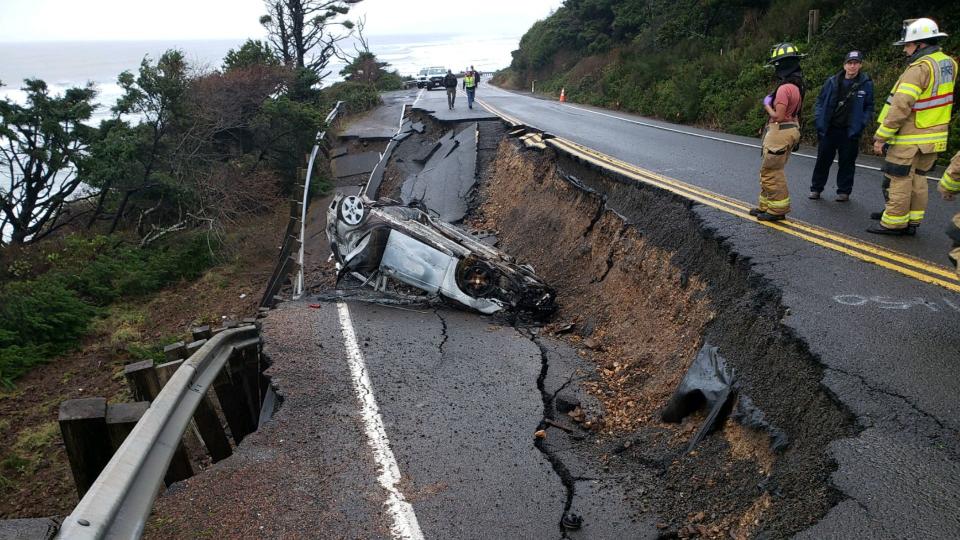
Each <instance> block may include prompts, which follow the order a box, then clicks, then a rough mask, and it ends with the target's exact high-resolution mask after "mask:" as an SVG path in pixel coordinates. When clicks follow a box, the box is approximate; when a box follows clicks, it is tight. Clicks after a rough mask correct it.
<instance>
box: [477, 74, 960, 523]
mask: <svg viewBox="0 0 960 540" xmlns="http://www.w3.org/2000/svg"><path fill="white" fill-rule="evenodd" d="M481 89H482V90H484V91H485V92H486V95H488V96H489V97H488V98H487V101H488V102H489V103H490V104H491V105H493V106H495V107H496V108H498V109H500V110H502V111H504V112H507V113H508V114H510V115H511V116H514V117H516V118H517V119H519V120H521V121H524V122H526V123H527V124H529V125H532V126H535V127H537V128H540V129H544V130H546V131H548V132H550V133H553V134H556V135H559V136H563V137H566V138H568V139H571V140H574V141H576V142H578V143H581V144H584V145H586V146H589V147H591V148H595V149H598V150H600V151H603V152H605V153H608V154H610V155H613V156H614V157H617V158H620V159H622V160H625V161H628V162H630V163H635V164H637V165H639V166H641V167H643V168H646V169H648V170H652V171H654V172H657V173H661V174H664V175H668V176H670V177H673V178H677V179H680V180H682V181H685V182H688V183H691V184H694V185H698V186H702V187H705V188H708V189H710V190H713V191H717V192H720V193H723V194H726V195H729V196H733V197H737V198H739V199H741V200H744V201H750V200H752V199H753V197H755V196H756V189H757V187H756V168H757V166H758V161H759V157H758V150H757V149H755V148H752V147H750V146H747V145H752V144H756V143H757V142H758V141H757V140H755V139H750V138H747V137H736V136H729V135H723V134H717V133H711V132H707V131H704V130H698V129H695V128H690V127H687V126H676V125H671V124H667V123H664V122H659V121H655V120H648V119H644V118H640V117H635V116H631V115H627V114H623V113H618V112H616V113H615V112H611V111H602V110H599V109H593V108H589V107H580V106H571V105H564V104H559V103H556V102H550V101H545V100H542V99H535V98H530V97H527V96H521V95H517V94H512V93H509V92H505V91H503V90H500V89H496V88H492V87H490V86H487V87H486V88H485V89H484V88H481ZM590 111H592V112H590ZM601 113H602V114H601ZM608 115H615V116H616V117H622V118H626V119H627V121H625V120H623V119H621V118H613V117H611V116H608ZM634 122H642V123H644V124H649V125H641V124H638V123H634ZM650 126H654V127H650ZM663 128H666V129H669V130H677V131H683V132H687V133H692V134H695V135H698V136H694V135H691V134H685V133H678V132H677V131H667V130H665V129H663ZM704 137H713V138H721V139H724V140H715V139H713V138H704ZM801 153H807V154H810V153H811V151H810V149H803V150H801ZM813 154H814V155H815V152H813ZM813 162H814V160H812V159H806V158H803V157H802V156H795V157H793V158H792V159H791V161H790V164H789V167H788V170H787V175H788V178H789V179H790V189H791V193H792V200H793V207H794V212H793V213H792V214H791V215H792V216H796V217H798V218H800V219H804V220H807V221H810V222H812V223H815V224H817V225H820V226H823V227H827V228H830V229H832V230H837V231H840V232H843V233H846V234H850V235H851V236H855V237H860V238H864V239H865V240H867V241H871V242H874V243H878V244H881V245H884V246H887V247H891V248H894V249H897V250H900V251H904V252H907V253H910V254H913V255H916V256H920V257H924V258H926V259H928V260H931V261H934V263H935V264H940V263H942V261H943V260H945V252H946V251H945V250H946V245H947V240H946V238H945V236H944V235H943V234H942V232H941V228H942V227H940V226H939V225H938V224H945V223H947V219H948V216H949V215H951V214H952V213H953V212H955V211H956V207H955V206H951V205H948V203H945V202H943V201H940V200H939V198H938V197H937V196H936V192H935V191H934V189H933V186H931V192H932V195H931V199H930V200H931V207H930V209H929V210H928V212H927V219H926V221H925V225H924V227H922V228H921V233H920V234H919V235H918V236H917V237H915V238H885V237H875V236H873V235H868V234H866V233H865V232H863V230H862V229H863V228H864V227H866V226H867V225H869V220H867V219H866V214H867V213H869V212H870V211H873V210H876V209H878V208H880V207H882V198H881V196H880V193H879V181H880V180H879V179H880V175H879V173H878V172H874V171H871V170H870V169H866V168H861V169H859V170H858V171H857V175H858V184H857V186H856V187H855V190H854V196H853V200H852V201H851V203H849V204H846V205H844V204H841V203H836V202H833V201H832V200H831V198H829V197H827V198H825V199H824V200H820V201H808V200H807V199H806V193H807V191H808V189H809V188H808V184H807V182H808V181H809V177H810V176H809V175H810V172H811V170H812V167H813ZM861 162H862V164H863V165H865V166H867V167H869V166H874V165H876V164H877V160H876V159H874V158H871V157H864V158H862V160H861ZM831 181H832V179H831ZM694 210H695V211H696V213H697V214H698V215H699V216H700V218H701V219H702V220H703V223H704V226H705V227H706V228H707V229H711V230H714V231H716V233H715V234H718V235H719V236H720V237H721V238H723V239H724V242H725V243H726V244H728V245H729V246H730V247H731V249H732V251H734V252H736V253H737V254H738V255H739V256H740V257H743V258H746V259H748V260H749V261H750V263H751V270H753V271H755V272H757V273H758V274H759V275H761V276H762V277H763V278H764V279H766V280H769V281H770V282H771V283H772V284H773V285H774V286H775V287H776V288H777V289H779V290H780V291H782V294H783V304H784V305H785V306H786V307H788V308H789V309H788V312H787V313H786V315H785V316H784V318H783V324H784V325H785V326H786V328H787V329H788V331H789V332H792V333H793V334H794V335H796V336H797V337H798V338H799V339H801V340H803V342H804V343H805V346H808V347H809V350H810V352H811V353H812V354H813V355H814V356H815V357H816V358H818V359H819V360H820V362H822V363H823V365H824V375H823V381H822V382H823V384H824V386H825V387H826V388H828V389H829V391H830V392H831V394H832V395H834V396H835V397H836V399H838V400H839V401H840V402H841V403H842V404H843V405H844V406H845V407H847V408H848V409H849V410H850V411H851V412H852V413H853V414H855V415H856V420H857V424H858V426H859V427H860V428H861V429H864V431H862V432H861V433H860V434H859V435H858V436H856V437H853V438H849V439H841V440H838V441H836V442H835V443H834V444H833V445H832V446H831V455H832V457H833V458H834V459H835V460H836V461H837V463H838V465H839V469H838V470H837V471H836V473H834V476H833V479H832V483H833V484H834V485H835V487H836V488H837V489H839V490H840V492H841V493H842V495H843V497H844V498H845V500H844V501H843V502H842V503H840V504H839V505H837V506H836V507H834V508H833V509H832V510H831V511H830V513H829V514H828V515H827V516H826V517H825V518H824V519H823V520H822V521H821V522H820V523H818V524H816V525H815V526H814V527H812V528H811V529H810V530H809V531H807V532H806V533H805V534H804V535H802V537H805V538H863V537H872V538H934V537H936V538H955V537H957V536H960V498H958V497H957V496H956V495H955V493H957V492H958V490H960V469H958V462H960V419H958V418H960V416H958V413H960V396H958V394H957V392H956V389H957V388H960V371H958V370H957V369H956V366H957V359H958V356H957V354H958V353H957V351H958V350H960V334H958V333H957V324H956V322H957V320H958V319H957V318H958V316H960V295H958V294H956V293H952V292H950V291H947V290H945V289H943V288H940V287H937V286H934V285H929V284H926V283H922V282H919V281H917V280H914V279H911V278H909V277H906V276H903V275H901V274H898V273H895V272H892V271H889V270H886V269H884V268H881V267H879V266H875V265H872V264H867V263H865V262H862V261H859V260H856V259H853V258H851V257H847V256H846V255H844V254H842V253H838V252H835V251H831V250H827V249H824V248H821V247H818V246H816V245H814V244H811V243H808V242H805V241H802V240H800V239H797V238H794V237H791V236H788V235H785V234H782V233H780V232H778V231H776V230H773V229H769V228H766V227H762V226H759V225H757V224H756V223H753V222H751V221H747V220H744V219H741V218H739V217H736V216H731V215H728V214H725V213H723V212H720V211H718V210H714V209H712V208H708V207H705V206H700V205H697V206H695V207H694ZM721 337H722V336H716V338H717V339H719V338H721ZM707 339H711V337H710V336H708V337H707ZM757 339H762V337H761V336H757ZM781 391H782V392H790V388H783V389H782V390H781ZM951 494H954V495H951Z"/></svg>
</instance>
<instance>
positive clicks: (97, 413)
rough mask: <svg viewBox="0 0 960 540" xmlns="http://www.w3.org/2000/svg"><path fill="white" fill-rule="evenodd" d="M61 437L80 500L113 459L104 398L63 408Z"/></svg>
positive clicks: (70, 402)
mask: <svg viewBox="0 0 960 540" xmlns="http://www.w3.org/2000/svg"><path fill="white" fill-rule="evenodd" d="M59 421H60V433H61V435H62V436H63V445H64V447H65V448H66V450H67V458H69V460H70V470H71V472H73V482H74V484H76V486H77V494H78V495H79V496H80V498H81V499H82V498H83V495H84V494H85V493H86V492H87V490H88V489H90V486H92V485H93V482H94V481H95V480H96V479H97V476H99V475H100V471H102V470H103V468H104V467H106V466H107V463H108V462H109V461H110V458H111V457H112V456H113V449H112V448H111V446H110V436H109V434H108V433H107V400H106V399H105V398H84V399H70V400H67V401H64V402H63V403H61V404H60V415H59Z"/></svg>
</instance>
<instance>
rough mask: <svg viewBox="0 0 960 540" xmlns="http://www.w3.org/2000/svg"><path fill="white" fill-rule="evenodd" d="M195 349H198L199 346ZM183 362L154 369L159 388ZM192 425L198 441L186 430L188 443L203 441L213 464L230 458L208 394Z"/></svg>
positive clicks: (198, 404)
mask: <svg viewBox="0 0 960 540" xmlns="http://www.w3.org/2000/svg"><path fill="white" fill-rule="evenodd" d="M205 342H206V340H202V341H199V342H193V343H191V344H190V345H187V350H188V351H189V350H190V346H191V345H194V344H196V343H199V345H201V346H202V345H203V344H204V343H205ZM196 348H199V346H198V347H196ZM183 362H184V361H183V360H177V361H176V362H167V363H166V364H160V365H159V366H157V367H156V370H157V377H158V378H159V379H160V386H165V385H166V384H167V381H169V380H170V377H171V376H173V373H174V372H175V371H176V370H177V369H179V368H180V366H181V365H183ZM193 423H194V425H195V426H196V433H197V434H198V435H200V437H199V439H200V440H197V438H196V436H195V435H194V432H193V431H192V430H188V431H187V433H186V434H185V436H186V437H187V438H188V442H189V443H191V444H193V443H196V444H197V445H198V444H200V441H203V445H204V446H205V447H206V448H207V452H208V453H209V454H210V457H211V458H213V461H214V463H216V462H217V461H220V460H221V459H224V458H227V457H230V455H231V454H232V453H233V450H231V448H230V440H229V439H227V434H226V432H225V431H224V430H223V424H222V423H220V417H219V416H217V409H216V407H215V406H214V404H213V400H212V399H211V397H210V394H209V393H207V395H205V396H203V398H202V399H201V400H200V402H199V403H197V410H196V411H195V412H194V413H193ZM191 437H192V438H191Z"/></svg>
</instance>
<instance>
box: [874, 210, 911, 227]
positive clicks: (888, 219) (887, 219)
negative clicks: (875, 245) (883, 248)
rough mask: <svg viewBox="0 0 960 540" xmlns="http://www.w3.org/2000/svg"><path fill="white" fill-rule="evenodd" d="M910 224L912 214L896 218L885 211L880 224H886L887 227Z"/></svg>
mask: <svg viewBox="0 0 960 540" xmlns="http://www.w3.org/2000/svg"><path fill="white" fill-rule="evenodd" d="M909 222H910V214H904V215H902V216H894V215H891V214H888V213H887V212H886V211H884V212H883V216H881V217H880V223H886V224H887V225H906V224H907V223H909Z"/></svg>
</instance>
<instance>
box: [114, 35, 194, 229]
mask: <svg viewBox="0 0 960 540" xmlns="http://www.w3.org/2000/svg"><path fill="white" fill-rule="evenodd" d="M118 82H119V84H120V87H121V88H122V89H123V92H124V93H123V95H122V96H121V97H120V98H119V99H118V100H117V104H116V105H115V106H114V107H113V111H114V113H116V114H117V115H118V117H119V116H120V115H124V114H126V115H136V116H139V117H140V119H141V121H140V123H139V124H138V125H137V126H135V127H133V128H132V131H131V132H130V133H129V134H128V135H129V136H132V137H133V138H134V141H135V142H134V144H135V145H136V151H135V152H134V155H135V156H136V160H137V162H138V163H137V164H136V165H137V166H135V167H134V168H135V169H136V174H135V175H133V176H132V177H127V178H126V179H125V182H124V184H125V185H122V186H120V185H116V184H108V185H106V186H104V189H105V190H108V189H111V188H119V189H121V190H123V195H122V196H121V200H120V203H119V205H118V207H117V211H116V214H114V217H113V223H112V224H111V225H110V232H111V233H112V232H114V231H115V230H116V228H117V226H118V225H119V223H120V220H121V219H122V218H123V216H124V214H125V213H126V210H127V204H128V203H129V201H130V197H131V196H133V195H135V194H138V193H140V192H143V191H146V190H150V189H152V188H163V187H164V184H165V183H166V179H167V178H168V177H169V175H168V174H167V171H162V170H160V169H161V168H160V165H161V158H162V157H163V156H164V148H163V146H164V144H165V143H166V142H167V141H166V139H167V137H166V136H167V135H168V133H169V132H170V131H171V130H172V128H173V126H174V124H175V123H176V122H177V121H178V119H181V118H182V117H183V111H184V106H185V96H186V92H187V87H188V85H189V76H188V73H187V63H186V61H185V60H184V58H183V53H182V52H180V51H177V50H168V51H167V52H165V53H163V55H161V56H160V58H159V59H158V60H157V63H156V65H153V64H151V63H150V59H149V58H144V59H143V61H142V62H141V63H140V71H139V75H138V76H136V77H134V75H133V73H131V72H129V71H124V72H123V73H121V74H120V77H119V78H118ZM104 196H106V195H104ZM101 202H102V201H101ZM100 206H102V204H101V205H100Z"/></svg>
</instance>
